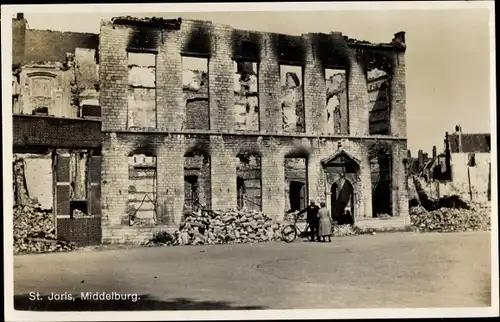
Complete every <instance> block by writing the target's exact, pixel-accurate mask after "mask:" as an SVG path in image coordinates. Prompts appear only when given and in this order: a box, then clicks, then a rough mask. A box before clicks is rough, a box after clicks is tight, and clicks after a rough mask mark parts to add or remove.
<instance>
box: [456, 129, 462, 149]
mask: <svg viewBox="0 0 500 322" xmlns="http://www.w3.org/2000/svg"><path fill="white" fill-rule="evenodd" d="M455 134H457V135H458V152H459V153H461V152H462V126H460V125H457V126H455Z"/></svg>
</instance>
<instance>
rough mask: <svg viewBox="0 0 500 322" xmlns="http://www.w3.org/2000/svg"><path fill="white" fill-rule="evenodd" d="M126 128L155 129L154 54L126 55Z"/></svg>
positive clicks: (134, 53)
mask: <svg viewBox="0 0 500 322" xmlns="http://www.w3.org/2000/svg"><path fill="white" fill-rule="evenodd" d="M127 125H128V128H156V54H154V53H146V52H129V53H128V119H127Z"/></svg>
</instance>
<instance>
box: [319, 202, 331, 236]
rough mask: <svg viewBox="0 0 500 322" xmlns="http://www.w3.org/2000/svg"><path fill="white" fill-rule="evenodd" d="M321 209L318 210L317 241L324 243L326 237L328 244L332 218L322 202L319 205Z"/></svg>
mask: <svg viewBox="0 0 500 322" xmlns="http://www.w3.org/2000/svg"><path fill="white" fill-rule="evenodd" d="M320 205H321V208H320V209H319V210H318V218H319V227H318V241H322V242H325V239H326V237H328V242H329V243H330V242H331V241H332V240H331V235H332V218H331V217H330V213H329V212H328V209H326V205H325V203H324V202H322V203H321V204H320Z"/></svg>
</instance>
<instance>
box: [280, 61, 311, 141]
mask: <svg viewBox="0 0 500 322" xmlns="http://www.w3.org/2000/svg"><path fill="white" fill-rule="evenodd" d="M280 78H281V108H282V113H283V130H284V131H285V132H304V131H305V111H304V88H303V82H302V67H301V66H290V65H280Z"/></svg>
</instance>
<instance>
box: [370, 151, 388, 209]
mask: <svg viewBox="0 0 500 322" xmlns="http://www.w3.org/2000/svg"><path fill="white" fill-rule="evenodd" d="M391 155H392V152H391V149H390V146H389V145H386V144H373V145H372V146H371V147H370V150H369V158H370V174H371V182H372V212H373V217H384V216H392V215H393V214H392V193H391V192H392V164H391V163H392V158H391Z"/></svg>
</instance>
